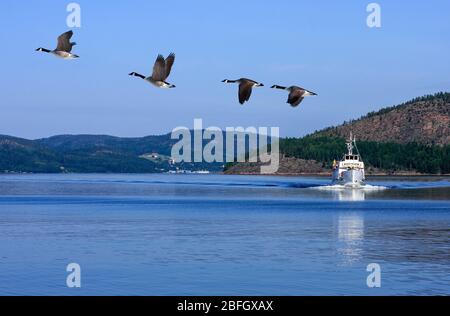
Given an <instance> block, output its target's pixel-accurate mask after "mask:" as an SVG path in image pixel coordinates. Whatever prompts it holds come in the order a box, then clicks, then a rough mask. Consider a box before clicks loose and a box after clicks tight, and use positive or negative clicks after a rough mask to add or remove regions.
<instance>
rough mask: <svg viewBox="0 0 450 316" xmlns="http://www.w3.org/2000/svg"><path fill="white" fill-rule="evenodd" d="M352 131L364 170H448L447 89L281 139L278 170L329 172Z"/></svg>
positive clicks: (240, 167)
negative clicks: (311, 132)
mask: <svg viewBox="0 0 450 316" xmlns="http://www.w3.org/2000/svg"><path fill="white" fill-rule="evenodd" d="M350 131H352V132H353V134H354V135H355V136H356V138H357V139H358V147H359V151H360V152H361V155H362V157H363V159H364V162H365V163H366V166H367V171H368V174H405V173H406V174H416V173H419V174H450V93H437V94H435V95H429V96H424V97H420V98H416V99H414V100H411V101H408V102H406V103H403V104H400V105H397V106H393V107H389V108H385V109H382V110H380V111H377V112H372V113H369V114H367V115H366V116H364V117H362V118H360V119H357V120H353V121H350V122H346V123H344V124H342V125H339V126H336V127H330V128H327V129H324V130H322V131H318V132H315V133H313V134H311V135H308V136H306V137H302V138H286V139H282V140H281V142H280V151H281V154H282V159H281V163H280V170H279V173H281V174H308V173H329V172H330V170H331V164H332V161H333V160H334V159H337V160H338V159H341V158H342V155H343V153H344V152H345V151H346V146H345V139H347V138H348V137H349V134H350ZM259 170H260V166H259V165H258V164H250V163H243V164H230V165H227V170H226V172H227V173H238V174H239V173H246V174H249V173H250V174H251V173H258V172H259Z"/></svg>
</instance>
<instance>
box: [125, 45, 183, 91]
mask: <svg viewBox="0 0 450 316" xmlns="http://www.w3.org/2000/svg"><path fill="white" fill-rule="evenodd" d="M174 62H175V54H174V53H171V54H170V55H169V56H168V57H167V58H166V59H164V57H163V56H162V55H158V57H157V58H156V61H155V65H154V66H153V73H152V75H151V76H150V77H145V76H144V75H141V74H138V73H137V72H132V73H130V74H129V75H130V76H135V77H138V78H141V79H144V80H145V81H148V82H150V83H151V84H153V85H154V86H156V87H158V88H175V85H173V84H170V83H168V82H167V81H166V79H167V78H168V77H169V75H170V71H171V70H172V66H173V63H174Z"/></svg>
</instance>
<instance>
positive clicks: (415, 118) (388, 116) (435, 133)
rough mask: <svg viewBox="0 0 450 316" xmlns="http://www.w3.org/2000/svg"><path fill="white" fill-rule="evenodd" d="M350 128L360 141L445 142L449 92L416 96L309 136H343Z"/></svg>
mask: <svg viewBox="0 0 450 316" xmlns="http://www.w3.org/2000/svg"><path fill="white" fill-rule="evenodd" d="M350 131H352V132H353V134H354V135H356V136H357V138H358V139H359V140H364V141H374V142H384V143H387V142H395V143H399V144H408V143H413V142H414V143H420V144H426V145H438V146H444V145H449V144H450V93H448V92H440V93H437V94H434V95H428V96H424V97H420V98H416V99H413V100H411V101H408V102H406V103H403V104H400V105H397V106H393V107H388V108H384V109H382V110H379V111H376V112H371V113H369V114H367V115H366V116H363V117H361V118H360V119H357V120H353V121H350V122H345V123H344V124H342V125H339V126H336V127H329V128H326V129H324V130H322V131H318V132H315V133H313V134H312V135H310V136H314V137H321V136H329V137H341V138H347V137H348V135H349V133H350Z"/></svg>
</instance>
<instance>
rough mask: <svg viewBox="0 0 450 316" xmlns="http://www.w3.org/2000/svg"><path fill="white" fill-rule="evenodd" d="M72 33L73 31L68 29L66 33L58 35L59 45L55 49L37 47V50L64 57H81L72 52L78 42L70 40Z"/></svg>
mask: <svg viewBox="0 0 450 316" xmlns="http://www.w3.org/2000/svg"><path fill="white" fill-rule="evenodd" d="M72 35H73V32H72V31H67V32H66V33H63V34H61V35H60V36H59V37H58V45H57V46H56V49H54V50H49V49H46V48H42V47H39V48H38V49H36V51H38V52H44V53H50V54H53V55H55V56H58V57H61V58H63V59H74V58H79V57H80V56H78V55H75V54H72V53H71V51H72V47H73V46H75V45H76V44H77V43H75V42H71V41H70V38H71V37H72Z"/></svg>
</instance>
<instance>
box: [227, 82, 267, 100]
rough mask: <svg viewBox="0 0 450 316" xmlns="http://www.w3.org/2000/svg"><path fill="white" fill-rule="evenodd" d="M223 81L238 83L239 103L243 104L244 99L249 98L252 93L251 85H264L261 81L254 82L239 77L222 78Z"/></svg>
mask: <svg viewBox="0 0 450 316" xmlns="http://www.w3.org/2000/svg"><path fill="white" fill-rule="evenodd" d="M222 82H225V83H239V94H238V95H239V103H240V104H244V103H245V102H246V101H248V100H249V99H250V96H251V95H252V89H253V87H264V85H263V84H262V83H259V82H256V81H254V80H251V79H246V78H241V79H238V80H228V79H225V80H222Z"/></svg>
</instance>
